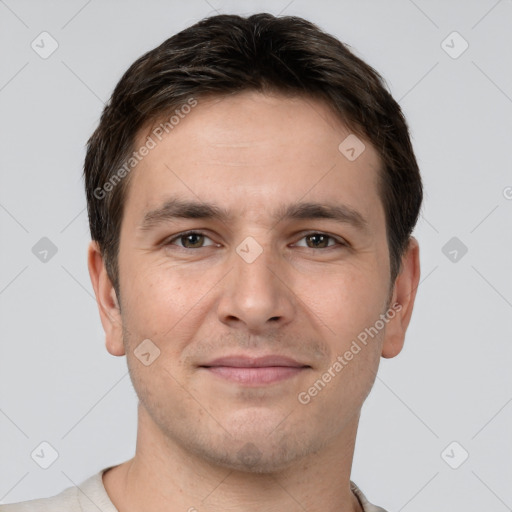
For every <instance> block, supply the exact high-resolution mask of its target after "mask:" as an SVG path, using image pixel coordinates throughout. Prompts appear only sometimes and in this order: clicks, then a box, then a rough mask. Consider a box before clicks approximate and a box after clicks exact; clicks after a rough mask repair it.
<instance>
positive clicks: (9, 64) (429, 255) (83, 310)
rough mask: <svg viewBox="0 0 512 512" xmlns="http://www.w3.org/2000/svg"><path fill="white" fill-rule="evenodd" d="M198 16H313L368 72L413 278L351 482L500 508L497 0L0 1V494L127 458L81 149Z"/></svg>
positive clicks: (507, 291) (507, 9)
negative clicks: (417, 175)
mask: <svg viewBox="0 0 512 512" xmlns="http://www.w3.org/2000/svg"><path fill="white" fill-rule="evenodd" d="M215 10H218V11H219V12H223V13H239V14H249V13H253V12H259V11H268V12H271V13H274V14H278V13H281V14H288V15H292V14H293V15H299V16H304V17H306V18H308V19H310V20H311V21H313V22H315V23H317V24H318V25H319V26H320V27H321V28H323V29H325V30H326V31H328V32H330V33H332V34H334V35H336V36H337V37H339V38H340V39H341V40H342V41H344V42H346V43H348V44H349V45H351V46H352V47H353V48H354V50H355V52H356V54H357V55H359V56H361V57H362V58H363V59H365V60H366V61H367V62H369V63H370V64H371V65H372V66H374V67H375V68H376V69H377V70H378V71H379V72H380V73H381V74H382V75H383V76H384V78H385V79H386V81H387V83H388V85H389V88H390V90H391V92H392V94H393V95H394V97H395V98H396V99H397V100H398V101H399V102H400V104H401V105H402V106H403V109H404V112H405V114H406V117H407V118H408V121H409V124H410V128H411V134H412V137H413V143H414V147H415V150H416V154H417V158H418V161H419V164H420V167H421V170H422V174H423V178H424V182H425V189H426V198H425V204H424V207H423V211H422V217H421V220H420V222H419V224H418V226H417V229H416V231H415V235H416V237H417V238H418V239H419V242H420V247H421V262H422V281H421V284H420V287H419V290H418V297H417V301H416V307H415V311H414V314H413V317H412V322H411V325H410V329H409V332H408V337H407V340H406V345H405V348H404V350H403V352H402V353H401V354H400V355H399V356H398V357H397V358H395V359H390V360H382V363H381V368H380V373H379V377H378V378H377V381H376V383H375V387H374V389H373V390H372V392H371V394H370V396H369V398H368V400H367V402H366V403H365V406H364V408H363V413H362V417H361V424H360V430H359V434H358V439H357V444H356V453H355V459H354V466H353V472H352V479H353V480H354V481H355V482H356V483H357V484H358V485H359V486H360V487H361V489H362V490H363V492H365V493H366V494H367V496H368V498H369V499H370V501H373V502H375V503H377V504H379V505H381V506H384V507H385V508H387V509H388V510H389V511H390V512H391V511H402V510H403V511H406V512H408V511H411V512H412V511H415V512H423V511H425V512H426V511H428V512H432V511H433V510H435V511H437V512H443V511H446V512H448V511H449V512H453V511H455V510H457V511H462V510H464V511H465V512H470V511H481V510H486V511H491V510H492V511H496V512H500V511H505V510H511V507H512V486H511V482H512V463H511V460H512V440H511V431H512V429H511V420H512V404H511V401H512V385H511V384H512V382H511V380H512V372H511V370H510V367H511V364H510V363H511V362H512V358H511V356H512V343H511V334H512V322H511V318H512V273H511V272H510V263H511V255H512V172H511V171H512V156H511V152H510V149H511V143H512V126H511V124H512V115H511V114H512V71H511V62H512V59H511V50H512V30H511V27H512V1H511V0H501V1H495V0H480V1H463V0H460V1H454V0H451V1H427V0H415V1H412V0H395V1H385V2H382V1H380V2H378V1H355V0H354V1H339V2H334V1H332V2H329V1H323V2H319V1H316V2H314V3H313V2H305V1H302V0H294V1H291V2H290V1H289V0H285V1H274V2H270V1H262V2H249V1H245V2H235V1H225V2H223V1H220V0H208V1H205V0H190V1H187V2H177V1H155V0H153V1H151V2H149V1H148V2H142V1H138V2H135V1H124V2H121V1H99V0H92V1H91V0H90V1H84V0H72V1H66V2H64V1H45V2H36V1H23V0H0V45H1V46H0V47H1V49H2V50H1V66H0V109H1V117H0V119H1V122H0V130H1V132H0V141H1V144H2V149H1V151H0V169H1V187H0V228H1V234H2V242H3V250H2V251H1V253H0V258H1V264H0V315H1V323H0V326H1V335H2V342H1V355H0V386H1V402H0V436H1V443H2V452H1V466H0V503H10V502H15V501H21V500H26V499H32V498H36V497H41V496H50V495H53V494H56V493H58V492H60V491H61V490H62V489H64V488H65V487H68V486H71V485H73V484H78V483H80V482H81V481H83V480H84V479H85V478H87V477H88V476H90V475H91V474H93V473H95V472H97V471H99V470H100V469H101V468H103V467H106V466H108V465H113V464H117V463H120V462H122V461H124V460H127V459H128V458H130V457H132V456H133V454H134V449H135V437H136V396H135V392H134V391H133V388H132V385H131V382H130V379H129V376H128V374H127V367H126V360H125V357H121V358H115V357H113V356H111V355H110V354H108V352H107V351H106V349H105V346H104V334H103V330H102V327H101V323H100V320H99V315H98V312H97V307H96V303H95V300H94V295H93V290H92V286H91V284H90V280H89V275H88V271H87V266H86V248H87V244H88V241H89V232H88V225H87V214H86V209H85V197H84V192H83V185H82V180H81V172H82V165H83V158H84V154H85V153H84V145H85V142H86V140H87V138H88V137H89V135H90V134H91V132H92V131H93V129H94V128H95V126H96V124H97V122H98V119H99V115H100V112H101V110H102V107H103V102H104V101H106V100H107V99H108V97H109V95H110V93H111V92H112V89H113V87H114V86H115V84H116V83H117V81H118V80H119V78H120V77H121V74H122V73H123V72H124V71H125V69H126V68H127V67H128V66H129V65H130V64H131V63H132V62H133V61H134V60H135V59H136V58H137V57H139V56H140V55H141V54H142V53H143V52H145V51H147V50H150V49H152V48H153V47H155V46H156V45H157V44H160V43H161V42H162V41H163V40H165V39H166V38H168V37H169V36H170V35H172V34H174V33H176V32H177V31H179V30H181V29H183V28H185V27H186V26H188V25H190V24H192V23H193V22H196V21H197V20H199V19H200V18H202V17H204V16H206V15H210V14H214V13H215ZM43 31H47V32H49V33H50V34H51V36H52V37H53V38H54V39H55V40H56V41H57V43H58V45H59V46H58V48H57V50H56V51H55V52H54V53H53V54H52V55H51V56H49V57H48V58H47V59H43V58H41V57H40V56H39V54H38V53H36V52H35V51H34V50H33V49H32V47H31V43H32V41H34V40H35V41H36V43H37V42H38V41H40V38H39V37H38V36H39V34H40V33H41V32H43ZM453 31H457V32H458V33H460V35H461V36H462V38H464V40H465V41H467V43H468V44H469V47H468V48H467V50H466V51H464V52H463V53H462V54H461V55H458V53H460V51H461V50H462V49H463V48H464V41H463V40H462V39H460V38H458V36H453V35H452V36H450V34H451V33H452V32H453ZM443 41H445V42H444V43H443ZM39 44H40V45H41V44H42V43H39ZM49 47H50V46H49V40H46V43H45V48H46V49H48V48H49ZM449 53H451V55H449ZM454 56H456V57H457V58H454ZM43 237H47V238H48V239H50V240H51V242H52V243H53V244H54V245H55V246H56V248H57V253H56V254H54V255H53V256H52V253H51V252H49V253H48V255H47V260H46V261H45V262H43V261H41V260H40V259H39V258H38V257H36V254H34V252H36V253H37V250H34V252H33V250H32V248H33V247H34V246H35V245H36V244H37V243H38V242H39V240H40V239H41V238H43ZM453 237H456V238H457V240H455V241H452V242H450V244H449V245H448V246H446V244H447V243H448V242H449V241H450V240H451V239H452V238H453ZM40 243H41V244H44V243H47V242H40ZM452 244H454V245H452ZM462 244H463V245H462ZM463 246H465V247H467V249H468V251H467V253H466V254H465V255H462V250H461V248H463ZM443 248H444V249H443ZM36 249H40V248H39V246H36ZM454 250H455V251H457V254H456V259H455V261H453V260H454V258H455V253H454V252H453V251H454ZM450 253H451V254H450ZM40 257H41V256H40ZM453 441H456V442H457V443H458V444H457V445H455V447H453V446H452V447H451V448H449V449H448V450H447V451H444V450H445V448H446V447H447V446H448V445H450V443H452V442H453ZM42 442H47V443H49V444H50V445H52V446H53V447H54V449H55V450H56V451H57V452H58V455H59V456H58V458H57V460H56V461H55V462H54V463H53V464H52V465H51V466H50V467H49V468H48V469H42V468H41V467H40V466H39V465H38V463H36V460H37V457H34V459H35V460H34V459H33V458H32V457H31V453H33V452H34V450H36V452H37V453H41V447H40V444H41V443H42ZM463 450H465V451H467V452H468V453H469V458H468V459H467V460H466V461H465V462H464V463H463V464H462V465H460V467H458V469H453V468H452V467H450V466H449V464H448V462H450V464H452V465H457V464H458V463H460V461H461V460H462V456H463V454H464V451H463ZM43 452H44V453H45V457H48V456H49V455H48V454H49V453H50V452H49V450H48V449H46V451H45V449H44V445H43ZM443 453H445V455H444V457H443V456H442V454H443ZM42 459H44V457H42V458H40V460H38V462H39V463H40V464H41V463H44V460H42ZM47 462H48V461H47Z"/></svg>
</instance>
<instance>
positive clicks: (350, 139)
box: [125, 91, 380, 218]
mask: <svg viewBox="0 0 512 512" xmlns="http://www.w3.org/2000/svg"><path fill="white" fill-rule="evenodd" d="M184 112H185V111H184ZM186 112H187V113H186V114H184V113H183V112H181V115H180V116H175V118H174V119H173V120H172V123H171V122H169V121H170V117H171V116H169V118H167V124H165V123H166V120H165V119H163V120H162V124H158V123H159V122H157V123H152V124H151V126H149V125H148V126H146V127H145V128H144V129H143V130H141V131H140V132H139V136H138V140H137V143H136V147H141V146H142V145H144V144H145V143H146V141H147V140H149V139H148V137H149V138H150V139H152V141H153V142H154V147H153V148H152V149H151V150H150V151H149V153H148V154H147V155H146V156H145V157H144V158H142V159H141V161H140V162H139V163H138V164H137V166H136V167H135V169H134V170H133V171H132V173H133V174H132V176H131V183H130V187H129V189H128V193H127V197H126V199H125V201H126V207H127V208H126V210H127V211H128V210H129V211H130V212H132V213H133V214H134V215H138V217H139V218H140V217H142V216H143V215H144V213H145V212H147V211H148V210H151V209H154V208H155V207H157V206H158V205H159V204H161V203H162V202H163V201H164V199H165V197H168V196H169V195H170V193H172V194H173V195H179V196H180V197H186V198H194V199H196V200H198V201H201V200H203V201H207V202H210V203H211V202H222V206H223V207H224V208H225V209H229V208H231V207H232V208H233V209H238V211H239V213H251V214H252V215H254V216H259V217H260V218H263V217H264V215H265V211H266V210H267V209H268V208H267V207H268V205H269V203H272V202H273V203H276V204H277V203H279V204H283V203H286V202H287V201H289V202H294V203H296V202H297V201H298V200H299V199H301V198H304V199H307V200H308V201H316V202H319V201H320V202H321V201H328V202H331V203H332V202H336V201H342V202H343V203H344V204H347V205H348V206H351V207H354V208H355V207H356V206H357V208H358V209H359V210H362V213H366V215H371V214H372V212H370V211H369V210H371V209H372V203H373V204H374V203H375V200H376V199H378V192H377V176H378V172H379V167H380V158H379V155H378V153H377V152H376V151H375V149H374V148H373V146H372V145H371V144H370V143H369V142H368V141H367V140H364V139H362V138H361V137H357V138H355V135H354V134H351V131H350V129H349V128H348V127H347V126H346V125H344V124H343V123H342V122H341V121H340V119H339V118H338V117H337V116H336V115H335V114H334V112H332V110H331V109H330V108H329V107H328V106H327V105H326V104H325V103H324V102H322V101H320V100H317V99H313V98H310V97H289V96H284V95H279V94H273V95H265V94H262V93H259V92H249V91H247V92H244V93H239V94H236V95H231V96H224V97H217V98H209V99H207V100H201V99H198V100H197V105H195V106H194V107H193V108H191V109H186ZM159 127H160V129H159ZM165 128H167V129H165ZM158 129H159V131H158V132H156V134H155V130H158ZM151 145H153V144H151ZM340 145H341V146H340ZM347 149H348V153H347ZM361 151H362V152H361ZM359 153H360V154H359ZM354 156H356V158H353V157H354ZM348 157H350V158H348Z"/></svg>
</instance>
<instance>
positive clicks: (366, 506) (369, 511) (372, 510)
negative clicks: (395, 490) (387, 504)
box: [350, 480, 386, 512]
mask: <svg viewBox="0 0 512 512" xmlns="http://www.w3.org/2000/svg"><path fill="white" fill-rule="evenodd" d="M350 488H351V489H352V492H353V493H354V494H355V495H356V496H357V499H358V500H359V503H361V506H362V507H363V511H364V512H386V510H385V509H383V508H382V507H378V506H377V505H373V504H372V503H370V502H369V501H368V498H367V497H366V496H365V495H364V494H363V491H361V489H359V487H358V486H357V485H356V484H355V483H354V482H352V480H351V481H350Z"/></svg>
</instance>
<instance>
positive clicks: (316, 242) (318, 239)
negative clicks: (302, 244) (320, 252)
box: [305, 233, 332, 249]
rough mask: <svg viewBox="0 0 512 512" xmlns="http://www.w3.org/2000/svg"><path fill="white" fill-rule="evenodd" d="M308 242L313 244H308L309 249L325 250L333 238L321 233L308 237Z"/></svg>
mask: <svg viewBox="0 0 512 512" xmlns="http://www.w3.org/2000/svg"><path fill="white" fill-rule="evenodd" d="M305 238H306V240H309V241H311V243H308V242H306V243H307V244H308V247H310V248H312V249H318V248H321V249H323V248H324V247H328V243H329V239H331V240H332V237H330V236H328V235H322V234H321V233H315V234H313V235H307V236H306V237H305Z"/></svg>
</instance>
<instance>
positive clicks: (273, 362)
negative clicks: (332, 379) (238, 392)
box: [200, 355, 311, 386]
mask: <svg viewBox="0 0 512 512" xmlns="http://www.w3.org/2000/svg"><path fill="white" fill-rule="evenodd" d="M200 368H203V369H205V370H207V371H208V372H209V373H211V374H213V375H216V376H217V377H220V378H222V379H226V380H229V381H232V382H236V383H238V384H244V385H247V386H261V385H265V384H272V383H275V382H279V381H283V380H286V379H290V378H292V377H294V376H296V375H298V374H299V373H302V372H303V371H304V370H307V369H308V368H311V366H309V365H306V364H303V363H299V362H298V361H296V360H295V359H292V358H290V357H285V356H279V355H268V356H263V357H248V356H227V357H220V358H218V359H214V360H213V361H210V362H209V363H207V364H204V365H201V366H200Z"/></svg>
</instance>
